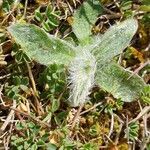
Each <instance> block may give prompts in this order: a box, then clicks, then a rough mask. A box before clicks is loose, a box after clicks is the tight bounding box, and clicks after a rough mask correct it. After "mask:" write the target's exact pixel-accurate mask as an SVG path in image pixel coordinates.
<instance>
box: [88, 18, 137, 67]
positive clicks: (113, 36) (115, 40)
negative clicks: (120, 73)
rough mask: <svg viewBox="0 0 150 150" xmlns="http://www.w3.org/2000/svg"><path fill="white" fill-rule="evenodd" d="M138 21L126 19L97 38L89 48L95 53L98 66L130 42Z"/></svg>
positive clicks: (109, 59) (108, 60)
mask: <svg viewBox="0 0 150 150" xmlns="http://www.w3.org/2000/svg"><path fill="white" fill-rule="evenodd" d="M137 28H138V23H137V21H136V20H135V19H127V20H125V21H123V22H122V23H119V24H118V25H114V26H112V27H111V28H110V29H108V31H106V33H105V34H104V35H103V36H102V37H101V38H99V40H97V41H96V42H95V43H94V44H93V45H92V46H91V47H90V50H91V51H92V53H93V54H94V55H95V57H96V60H97V63H98V66H99V67H100V66H102V65H103V64H106V63H107V62H110V61H111V60H112V59H113V57H115V56H116V55H118V54H120V53H121V52H122V51H123V50H124V49H125V48H126V47H127V46H128V45H129V43H130V41H131V39H132V37H133V35H134V34H135V33H136V30H137Z"/></svg>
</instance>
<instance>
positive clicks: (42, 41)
mask: <svg viewBox="0 0 150 150" xmlns="http://www.w3.org/2000/svg"><path fill="white" fill-rule="evenodd" d="M8 31H9V32H10V33H11V34H12V35H13V37H14V39H15V41H16V42H17V43H18V44H20V45H21V47H22V49H23V50H24V52H25V53H26V54H27V55H28V57H29V58H32V59H33V60H35V61H37V62H39V63H42V64H44V65H49V64H53V63H56V64H69V63H70V61H71V60H72V59H73V58H74V57H75V48H74V47H73V46H72V45H70V44H69V43H67V42H65V41H63V40H61V39H58V38H56V37H54V36H51V35H48V34H46V33H45V32H44V31H43V30H41V29H40V28H39V27H37V26H35V25H30V24H15V25H12V26H10V27H9V28H8Z"/></svg>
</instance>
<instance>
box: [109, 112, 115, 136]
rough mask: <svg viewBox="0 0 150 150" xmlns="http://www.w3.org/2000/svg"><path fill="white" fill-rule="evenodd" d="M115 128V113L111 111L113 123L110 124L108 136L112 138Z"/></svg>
mask: <svg viewBox="0 0 150 150" xmlns="http://www.w3.org/2000/svg"><path fill="white" fill-rule="evenodd" d="M113 128H114V114H113V112H111V124H110V131H109V134H108V137H109V138H110V136H111V134H112V133H113Z"/></svg>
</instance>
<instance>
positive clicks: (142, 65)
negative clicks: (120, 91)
mask: <svg viewBox="0 0 150 150" xmlns="http://www.w3.org/2000/svg"><path fill="white" fill-rule="evenodd" d="M148 64H150V61H149V60H148V61H146V62H145V63H144V64H141V65H140V67H138V68H137V69H136V70H135V71H134V72H133V73H132V74H131V75H130V76H129V77H128V79H127V80H129V79H130V78H131V77H132V76H134V75H135V74H138V72H139V71H140V70H141V69H143V68H144V67H145V66H147V65H148Z"/></svg>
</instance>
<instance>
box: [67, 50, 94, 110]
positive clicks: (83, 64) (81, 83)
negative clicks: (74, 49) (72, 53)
mask: <svg viewBox="0 0 150 150" xmlns="http://www.w3.org/2000/svg"><path fill="white" fill-rule="evenodd" d="M95 71H96V59H95V57H94V56H93V55H92V54H91V53H90V52H89V51H87V50H84V51H81V52H80V53H79V54H78V55H77V56H76V58H75V59H74V61H73V62H72V63H71V64H70V67H69V73H70V75H69V84H70V97H69V102H70V105H71V106H73V107H77V106H79V105H80V104H83V103H85V101H86V100H88V99H89V97H88V95H89V94H90V91H91V88H92V87H93V86H94V77H95Z"/></svg>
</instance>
